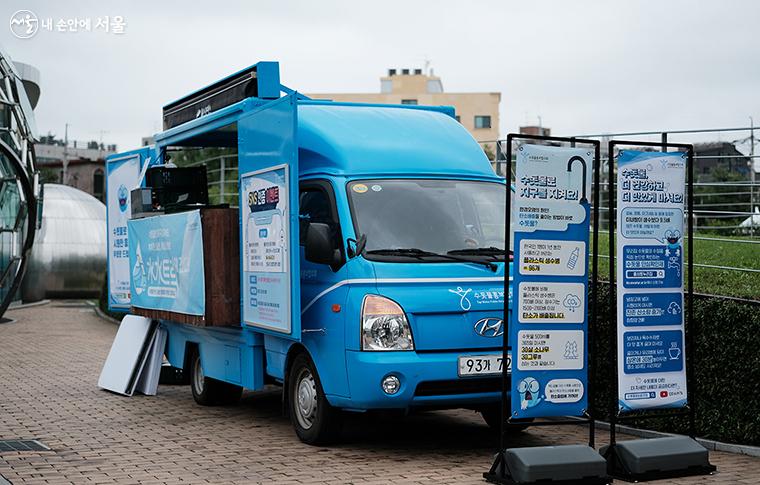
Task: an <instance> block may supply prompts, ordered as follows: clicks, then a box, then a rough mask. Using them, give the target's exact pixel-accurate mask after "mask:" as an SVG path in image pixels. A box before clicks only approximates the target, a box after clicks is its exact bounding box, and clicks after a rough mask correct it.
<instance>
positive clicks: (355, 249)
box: [348, 234, 367, 258]
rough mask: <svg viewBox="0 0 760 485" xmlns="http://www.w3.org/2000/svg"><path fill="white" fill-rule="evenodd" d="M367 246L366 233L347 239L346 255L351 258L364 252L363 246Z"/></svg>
mask: <svg viewBox="0 0 760 485" xmlns="http://www.w3.org/2000/svg"><path fill="white" fill-rule="evenodd" d="M365 247H367V235H366V234H362V235H360V236H359V239H349V240H348V257H349V258H353V257H356V256H358V255H360V254H361V253H363V252H364V248H365Z"/></svg>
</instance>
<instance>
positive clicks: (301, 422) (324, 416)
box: [287, 353, 343, 445]
mask: <svg viewBox="0 0 760 485" xmlns="http://www.w3.org/2000/svg"><path fill="white" fill-rule="evenodd" d="M287 392H288V403H289V406H290V409H289V410H288V411H289V413H290V421H291V422H292V423H293V428H294V429H295V431H296V434H297V435H298V438H299V439H300V440H301V441H303V442H304V443H306V444H309V445H323V444H327V443H330V442H333V441H335V440H336V439H337V438H338V436H339V435H340V431H341V425H342V421H343V420H342V414H341V411H340V410H339V409H336V408H334V407H332V406H331V405H330V403H329V402H327V398H326V397H325V393H324V391H323V390H322V383H321V382H320V380H319V376H318V375H317V371H316V369H315V367H314V364H313V363H312V362H311V359H309V357H308V356H307V355H306V354H304V353H302V354H298V355H297V356H296V358H295V359H294V360H293V365H292V366H290V373H289V376H288V389H287Z"/></svg>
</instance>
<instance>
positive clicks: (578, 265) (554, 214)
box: [509, 145, 594, 418]
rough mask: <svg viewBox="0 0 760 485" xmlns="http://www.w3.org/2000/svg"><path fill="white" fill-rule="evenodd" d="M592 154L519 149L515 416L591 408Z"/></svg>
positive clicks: (515, 210) (579, 412)
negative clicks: (589, 339)
mask: <svg viewBox="0 0 760 485" xmlns="http://www.w3.org/2000/svg"><path fill="white" fill-rule="evenodd" d="M593 163H594V157H593V152H590V151H588V150H587V149H581V148H564V147H552V146H542V145H523V146H521V147H520V148H519V149H518V152H517V167H516V179H515V197H514V201H515V202H514V204H513V207H512V211H513V213H512V218H513V220H514V221H515V223H514V225H515V241H514V247H515V254H514V261H515V263H514V264H515V271H514V288H515V292H516V295H517V298H516V299H515V306H514V307H513V310H512V319H511V323H510V325H509V341H510V343H511V345H512V362H513V363H514V364H513V366H512V418H532V417H546V416H581V415H583V414H584V412H585V411H586V408H587V406H588V398H587V395H586V392H587V387H588V382H587V380H588V372H587V360H588V359H587V351H586V349H587V336H586V332H587V327H588V289H587V286H588V247H589V245H588V240H589V213H590V206H589V202H588V198H589V197H590V196H591V178H590V174H591V171H592V167H593Z"/></svg>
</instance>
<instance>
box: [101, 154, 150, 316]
mask: <svg viewBox="0 0 760 485" xmlns="http://www.w3.org/2000/svg"><path fill="white" fill-rule="evenodd" d="M149 153H150V148H149V147H145V148H141V149H139V150H133V151H130V152H126V153H120V154H117V155H111V156H109V157H108V158H107V159H106V221H107V223H106V225H107V228H108V308H109V309H111V310H122V311H124V310H128V309H129V306H130V303H131V299H132V296H131V291H130V288H129V268H130V266H129V247H128V244H129V241H128V239H127V221H128V220H129V218H130V217H131V215H132V205H131V201H130V191H131V190H132V189H134V188H136V187H138V186H139V185H140V171H141V170H142V167H143V164H145V163H150V160H149V158H148V156H149Z"/></svg>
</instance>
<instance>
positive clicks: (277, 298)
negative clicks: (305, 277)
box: [240, 165, 291, 333]
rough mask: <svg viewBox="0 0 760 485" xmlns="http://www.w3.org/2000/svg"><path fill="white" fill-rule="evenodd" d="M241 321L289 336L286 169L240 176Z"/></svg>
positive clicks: (288, 229)
mask: <svg viewBox="0 0 760 485" xmlns="http://www.w3.org/2000/svg"><path fill="white" fill-rule="evenodd" d="M240 184H241V185H240V190H241V191H242V194H243V196H244V197H243V199H242V200H243V203H242V204H241V206H242V225H243V226H242V246H243V254H242V264H243V284H242V290H243V294H242V298H243V321H244V322H245V323H247V324H255V325H257V326H260V327H264V328H269V329H271V330H276V331H280V332H284V333H289V332H290V327H291V325H290V264H289V260H290V257H289V256H290V251H289V242H290V236H289V232H290V228H289V224H288V219H289V207H288V193H289V190H288V187H289V186H288V175H287V165H278V166H275V167H271V168H267V169H264V170H259V171H256V172H250V173H246V174H242V175H241V176H240Z"/></svg>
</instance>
